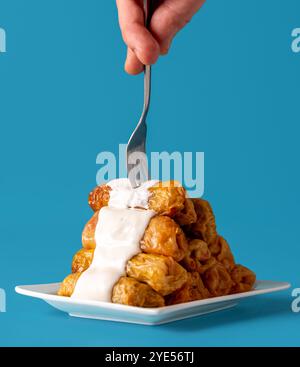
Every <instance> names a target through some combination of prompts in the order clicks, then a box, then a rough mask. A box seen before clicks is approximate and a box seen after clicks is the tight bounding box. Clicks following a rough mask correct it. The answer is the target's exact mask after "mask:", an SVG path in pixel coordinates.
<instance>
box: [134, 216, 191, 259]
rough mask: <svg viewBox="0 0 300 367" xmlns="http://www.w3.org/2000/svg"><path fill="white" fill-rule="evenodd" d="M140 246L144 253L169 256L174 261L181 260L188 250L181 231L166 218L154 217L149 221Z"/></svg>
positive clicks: (174, 223)
mask: <svg viewBox="0 0 300 367" xmlns="http://www.w3.org/2000/svg"><path fill="white" fill-rule="evenodd" d="M140 244H141V249H142V250H143V251H144V252H146V253H149V254H159V255H165V256H171V257H173V258H174V260H176V261H180V260H181V259H183V257H184V256H185V255H186V252H187V249H188V245H187V240H186V238H185V234H184V233H183V231H182V229H181V228H180V227H179V225H178V224H177V223H176V222H175V221H174V220H173V219H171V218H170V217H166V216H156V217H154V218H152V219H151V220H150V223H149V225H148V227H147V229H146V231H145V234H144V237H143V239H142V240H141V242H140Z"/></svg>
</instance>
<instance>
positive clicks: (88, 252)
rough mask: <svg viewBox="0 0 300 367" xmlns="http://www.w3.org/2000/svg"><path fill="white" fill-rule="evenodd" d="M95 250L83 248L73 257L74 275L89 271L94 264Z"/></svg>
mask: <svg viewBox="0 0 300 367" xmlns="http://www.w3.org/2000/svg"><path fill="white" fill-rule="evenodd" d="M93 256H94V249H85V248H82V249H80V250H79V251H78V252H76V254H75V255H74V257H73V261H72V273H82V272H83V271H85V270H86V269H88V268H89V267H90V265H91V263H92V260H93Z"/></svg>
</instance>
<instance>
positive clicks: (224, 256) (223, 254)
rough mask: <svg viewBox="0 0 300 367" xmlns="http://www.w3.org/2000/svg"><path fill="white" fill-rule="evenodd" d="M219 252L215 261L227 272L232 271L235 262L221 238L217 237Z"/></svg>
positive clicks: (225, 242) (226, 244) (223, 239)
mask: <svg viewBox="0 0 300 367" xmlns="http://www.w3.org/2000/svg"><path fill="white" fill-rule="evenodd" d="M218 242H219V246H220V252H219V253H218V255H217V256H216V258H217V260H218V261H219V262H220V263H221V264H223V265H224V266H225V268H226V269H227V270H228V271H231V270H233V268H234V265H235V262H234V257H233V254H232V252H231V250H230V247H229V245H228V243H227V241H226V240H225V238H223V237H222V236H218Z"/></svg>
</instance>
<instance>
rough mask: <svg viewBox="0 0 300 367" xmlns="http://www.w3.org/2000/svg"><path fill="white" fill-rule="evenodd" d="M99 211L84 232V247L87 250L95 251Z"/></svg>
mask: <svg viewBox="0 0 300 367" xmlns="http://www.w3.org/2000/svg"><path fill="white" fill-rule="evenodd" d="M98 216H99V211H98V212H95V213H94V215H93V216H92V218H91V219H90V220H89V221H88V222H87V224H86V225H85V227H84V229H83V232H82V246H83V247H84V248H85V249H95V248H96V242H95V231H96V226H97V223H98Z"/></svg>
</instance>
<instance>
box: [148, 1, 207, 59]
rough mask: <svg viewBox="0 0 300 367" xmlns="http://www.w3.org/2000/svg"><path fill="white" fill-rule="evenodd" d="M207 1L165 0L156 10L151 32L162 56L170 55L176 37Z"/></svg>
mask: <svg viewBox="0 0 300 367" xmlns="http://www.w3.org/2000/svg"><path fill="white" fill-rule="evenodd" d="M204 2H205V0H185V1H182V0H164V1H163V2H162V3H161V4H160V5H159V7H158V8H157V9H156V10H155V12H154V14H153V16H152V18H151V23H150V31H151V33H152V34H153V36H154V38H155V39H156V40H157V42H158V43H159V45H160V52H161V54H166V53H168V50H169V48H170V46H171V43H172V40H173V38H174V37H175V35H176V34H177V33H178V32H179V31H180V30H181V29H182V28H183V27H184V26H185V25H186V24H187V23H188V22H189V21H190V20H191V19H192V17H193V15H194V14H195V13H196V12H197V11H198V10H199V9H200V7H201V6H202V5H203V3H204Z"/></svg>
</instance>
